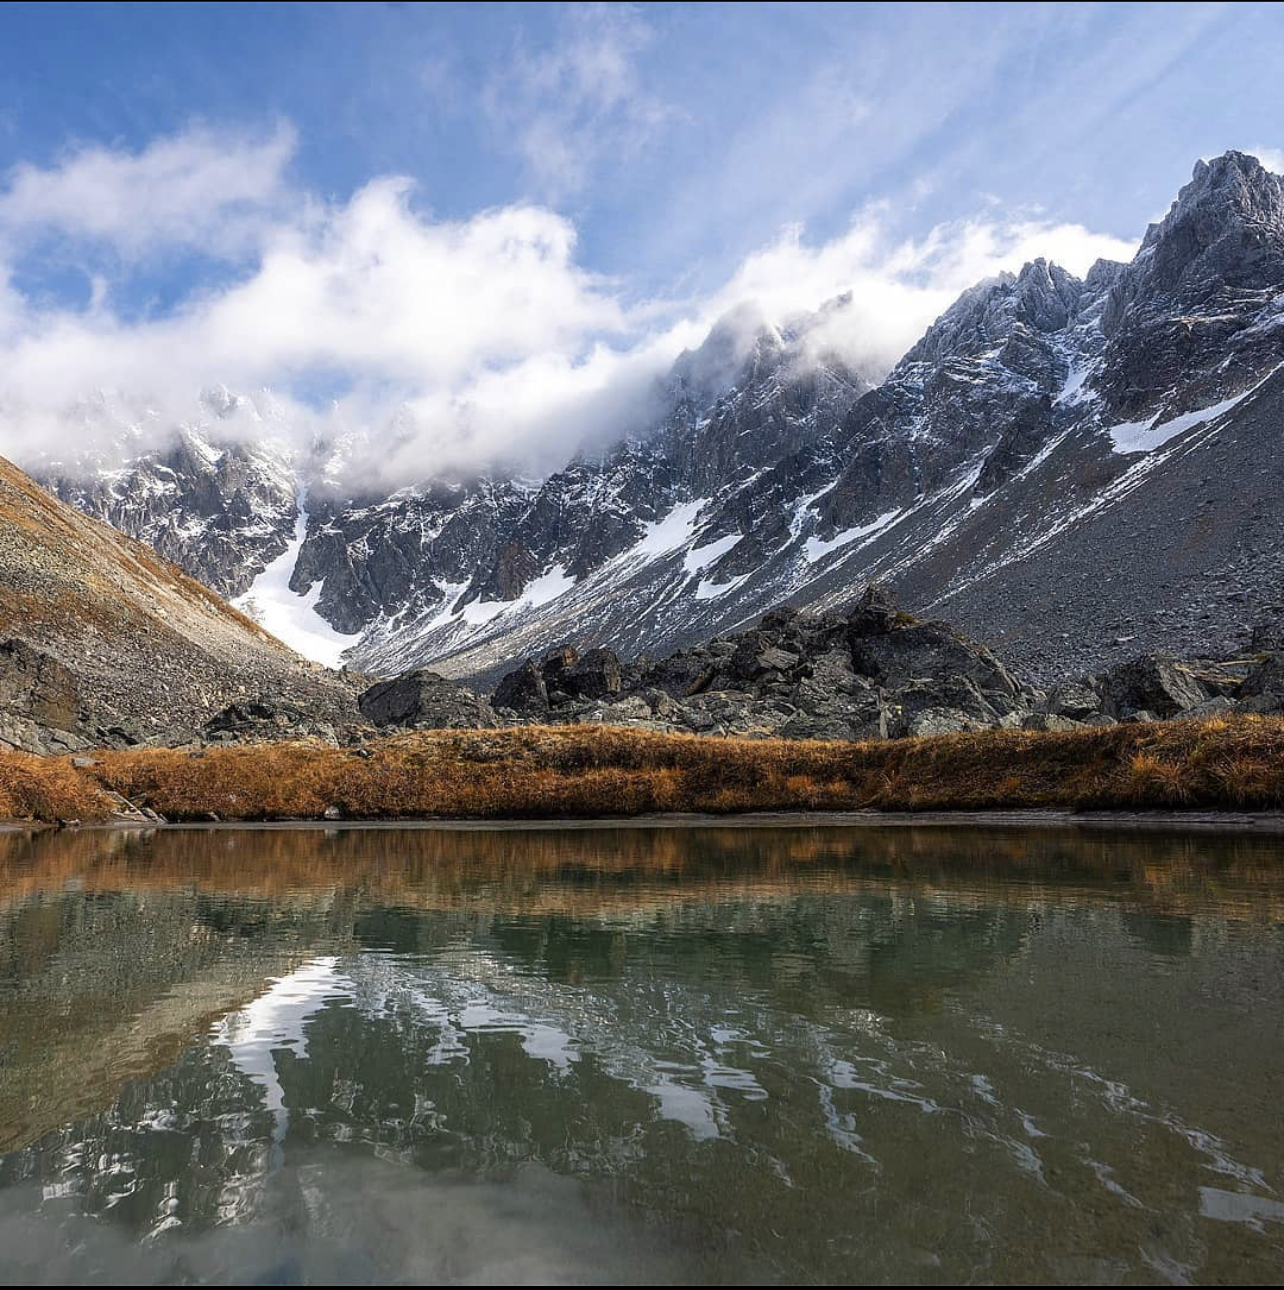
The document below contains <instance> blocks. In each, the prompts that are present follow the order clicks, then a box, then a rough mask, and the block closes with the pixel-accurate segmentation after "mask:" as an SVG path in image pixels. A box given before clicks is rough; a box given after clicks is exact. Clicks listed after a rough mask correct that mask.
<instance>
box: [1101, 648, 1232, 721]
mask: <svg viewBox="0 0 1284 1290" xmlns="http://www.w3.org/2000/svg"><path fill="white" fill-rule="evenodd" d="M1102 686H1103V692H1104V696H1105V699H1106V711H1108V712H1109V713H1110V714H1111V715H1112V716H1116V717H1124V716H1128V715H1130V714H1135V713H1138V712H1152V713H1154V714H1155V715H1156V716H1158V717H1173V716H1176V715H1177V714H1178V713H1179V712H1182V711H1185V710H1186V709H1187V708H1194V707H1196V706H1198V705H1199V704H1202V703H1204V702H1205V701H1206V700H1207V699H1208V698H1209V697H1210V696H1209V693H1208V691H1207V690H1206V689H1205V688H1204V686H1203V685H1202V684H1201V683H1200V681H1199V679H1198V678H1197V677H1196V676H1195V675H1194V673H1193V672H1192V671H1191V669H1190V668H1189V667H1187V666H1184V665H1183V664H1181V663H1178V662H1177V661H1176V660H1175V659H1171V658H1164V657H1162V656H1160V655H1156V654H1146V655H1142V656H1141V657H1139V658H1135V659H1132V660H1130V661H1129V662H1127V663H1120V664H1119V665H1118V666H1117V667H1113V668H1111V669H1110V671H1109V672H1107V673H1106V675H1105V677H1104V678H1103V682H1102Z"/></svg>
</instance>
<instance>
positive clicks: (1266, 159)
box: [1244, 143, 1284, 175]
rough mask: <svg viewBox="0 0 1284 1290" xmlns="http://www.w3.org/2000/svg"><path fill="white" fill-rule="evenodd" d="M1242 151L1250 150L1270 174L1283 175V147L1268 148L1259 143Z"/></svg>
mask: <svg viewBox="0 0 1284 1290" xmlns="http://www.w3.org/2000/svg"><path fill="white" fill-rule="evenodd" d="M1244 151H1245V152H1251V153H1252V154H1253V156H1255V157H1256V158H1257V159H1258V161H1260V162H1261V163H1262V165H1264V166H1265V167H1266V169H1267V170H1269V171H1270V172H1271V174H1273V175H1284V148H1268V147H1266V146H1265V145H1264V144H1260V143H1259V144H1256V145H1254V146H1253V147H1251V148H1245V149H1244Z"/></svg>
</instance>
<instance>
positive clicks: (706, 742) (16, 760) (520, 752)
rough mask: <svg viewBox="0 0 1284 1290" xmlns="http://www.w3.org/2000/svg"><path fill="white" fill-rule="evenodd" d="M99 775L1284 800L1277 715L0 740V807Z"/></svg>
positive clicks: (977, 806) (601, 791) (1132, 806)
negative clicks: (205, 744)
mask: <svg viewBox="0 0 1284 1290" xmlns="http://www.w3.org/2000/svg"><path fill="white" fill-rule="evenodd" d="M101 788H108V789H111V790H113V791H115V792H117V793H121V794H123V795H124V796H125V797H127V798H129V799H130V800H131V801H133V802H135V803H137V804H139V805H145V806H149V807H151V808H152V809H153V810H156V811H159V812H160V813H161V814H162V815H164V816H165V817H166V818H167V819H170V820H201V819H206V818H209V817H210V816H212V815H213V816H217V817H219V818H220V819H224V820H271V819H315V818H319V817H321V816H322V815H323V814H324V813H325V811H326V810H327V808H334V809H335V810H337V811H338V813H339V814H340V816H341V817H343V818H345V819H354V820H361V819H381V820H396V819H416V818H431V817H461V818H472V819H529V818H539V817H543V818H576V817H594V816H628V815H639V814H646V813H650V812H657V811H659V812H663V811H697V812H709V813H712V814H731V813H735V812H741V811H801V810H810V811H835V810H843V811H845V810H862V809H878V810H888V811H923V810H987V809H1009V810H1010V809H1096V810H1154V809H1178V810H1180V809H1203V810H1273V809H1281V808H1284V718H1279V717H1252V716H1243V717H1235V718H1232V719H1226V720H1213V721H1204V722H1194V721H1189V722H1182V721H1179V722H1169V723H1163V724H1152V725H1121V726H1109V727H1104V728H1094V729H1089V730H1076V731H1069V732H1051V731H988V732H984V733H980V734H960V735H942V736H938V737H934V738H930V739H904V740H896V741H892V742H872V743H863V744H846V743H820V742H799V741H787V740H737V739H714V738H702V737H699V736H694V735H661V734H651V733H646V732H641V731H633V730H624V729H618V728H612V727H600V726H570V727H540V726H533V727H532V726H528V727H522V728H518V729H514V730H499V731H491V730H487V731H431V732H422V733H415V734H403V735H397V736H393V737H391V738H387V739H384V740H381V741H379V742H377V743H373V744H370V745H367V747H366V748H365V749H363V750H361V751H360V752H358V751H355V750H352V749H342V748H331V747H327V746H323V745H316V744H304V743H293V744H265V745H262V744H261V745H254V746H246V747H231V748H212V749H209V750H208V751H205V752H203V753H199V754H196V755H193V754H192V753H189V752H186V751H182V750H174V749H136V750H132V751H128V752H106V753H101V754H98V764H97V765H95V766H93V767H91V768H88V769H83V770H75V769H73V768H72V767H71V765H70V762H69V760H68V759H65V758H62V759H57V758H52V759H43V760H42V759H37V758H31V757H24V756H22V755H21V754H5V755H0V817H5V818H11V819H14V818H25V819H36V820H56V819H66V818H78V819H94V818H103V817H104V816H105V815H107V814H109V813H110V805H109V803H108V802H107V800H106V799H105V798H104V797H103V796H102V794H101V792H100V789H101Z"/></svg>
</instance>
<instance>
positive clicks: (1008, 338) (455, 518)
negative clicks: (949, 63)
mask: <svg viewBox="0 0 1284 1290" xmlns="http://www.w3.org/2000/svg"><path fill="white" fill-rule="evenodd" d="M848 303H849V302H847V301H845V300H844V299H843V298H839V299H837V300H835V301H834V302H832V303H831V304H830V305H828V306H826V308H825V309H824V310H821V311H820V312H819V313H817V314H816V315H814V316H812V317H810V318H807V319H803V320H795V321H794V322H793V323H791V324H790V326H788V327H784V328H781V327H778V326H774V325H772V324H771V323H769V322H765V321H763V320H762V319H761V318H758V317H756V316H754V315H752V313H750V312H747V311H740V312H738V313H737V314H735V315H733V316H732V317H729V318H728V319H726V320H724V321H723V322H722V323H720V324H719V326H718V327H716V328H715V329H714V330H713V332H711V334H710V336H709V337H708V339H707V340H706V342H705V343H704V344H703V345H702V346H701V347H700V348H699V349H698V350H695V351H693V352H690V353H687V354H684V355H682V357H681V358H680V359H679V360H678V362H677V363H676V364H675V365H674V367H673V369H672V371H671V373H670V375H669V377H668V380H667V381H666V382H665V384H664V386H663V388H662V389H661V390H659V391H658V392H657V393H656V402H657V406H658V407H659V408H660V409H661V411H660V413H659V415H658V416H657V417H656V420H655V422H654V424H653V426H652V428H651V430H650V431H649V432H647V433H645V434H642V435H639V436H636V437H635V438H633V439H631V440H629V441H627V442H621V443H619V444H618V445H617V446H616V447H614V448H612V449H610V450H608V451H605V452H601V453H597V454H595V455H593V456H591V457H581V458H577V459H576V460H574V461H573V462H572V463H571V464H570V465H568V466H567V467H566V468H565V469H563V470H561V471H558V472H557V473H555V474H553V475H552V476H550V477H548V478H547V479H544V480H542V481H531V480H524V479H513V478H506V477H498V476H487V477H476V478H454V479H451V480H438V481H435V482H432V483H429V484H425V485H422V486H414V487H409V488H406V489H402V490H401V491H399V492H397V493H395V494H394V495H392V496H379V495H375V496H371V495H370V494H369V493H368V492H367V493H363V494H361V495H359V496H358V495H355V493H354V491H353V490H352V489H350V488H348V487H346V486H345V478H346V475H347V473H348V472H347V468H346V466H345V465H344V462H345V460H355V459H357V458H359V457H360V456H361V454H362V453H363V452H367V453H368V452H370V451H377V445H373V444H370V443H362V444H356V443H355V441H354V443H352V444H348V445H347V446H346V447H345V448H344V449H343V450H342V451H341V452H340V451H337V450H335V449H334V446H333V445H326V446H325V447H324V448H319V449H318V450H317V451H316V452H315V453H313V454H311V455H310V456H309V455H307V454H305V455H304V456H302V457H300V456H299V455H298V454H297V453H296V454H294V455H293V456H292V457H291V456H289V455H288V454H286V453H284V451H282V452H280V453H275V452H274V451H273V450H271V449H270V447H266V448H265V447H259V448H256V449H255V451H254V452H249V451H248V450H246V449H245V448H244V447H238V446H237V445H236V444H235V443H232V442H231V441H228V442H223V440H221V439H220V437H219V429H218V427H219V415H220V414H219V413H218V408H220V407H222V406H224V404H225V403H226V399H227V398H229V397H230V396H224V401H223V403H218V402H217V400H215V401H214V402H212V403H210V404H209V409H207V410H208V412H209V414H208V416H206V418H205V421H204V423H203V424H202V425H201V426H196V427H191V428H189V429H188V430H186V431H185V432H184V433H185V435H186V439H185V440H184V444H185V445H186V446H185V447H181V448H179V449H175V450H174V451H173V452H171V453H170V454H168V455H167V456H159V455H155V454H152V455H147V454H144V455H142V456H139V457H135V458H134V459H132V462H131V464H130V466H129V469H128V471H126V472H125V473H124V474H121V473H120V472H119V471H118V472H117V473H116V474H114V475H111V476H110V477H106V476H104V475H103V473H102V472H101V471H95V469H94V468H93V464H92V463H80V464H79V465H77V464H75V463H62V464H61V465H59V466H57V467H55V466H53V465H51V464H49V463H46V464H45V465H44V466H43V467H42V468H41V476H42V478H44V479H46V480H47V481H48V482H49V483H50V484H51V485H52V486H53V487H54V488H55V489H56V490H57V491H58V492H59V493H60V494H61V495H62V496H64V497H67V498H68V499H69V500H72V501H74V502H75V503H76V504H77V505H80V506H82V507H84V508H86V509H88V510H90V511H91V512H92V513H94V514H98V515H102V516H104V517H105V518H108V519H110V520H111V521H112V522H114V523H118V524H120V525H122V526H123V527H124V528H126V530H127V531H129V532H132V533H136V534H138V535H140V536H143V537H144V538H146V539H147V540H149V541H152V542H154V543H156V544H157V545H158V546H159V547H160V549H162V550H163V551H165V553H166V554H169V555H171V556H173V557H174V558H177V559H179V560H180V562H182V563H183V564H184V566H185V567H186V568H188V570H189V571H191V572H193V573H194V574H196V575H197V576H199V577H203V578H205V579H206V580H207V581H209V582H210V584H211V585H213V586H216V587H217V588H218V589H219V590H222V591H238V592H239V591H242V590H244V589H245V588H246V587H247V586H249V585H250V584H251V583H252V582H253V580H254V578H255V577H256V576H257V575H258V573H259V572H260V571H261V570H262V568H263V567H264V565H265V564H266V563H268V562H269V560H270V559H272V558H273V557H275V556H276V555H279V554H280V553H281V552H282V551H285V550H286V548H287V545H288V544H289V538H290V536H291V534H292V532H293V530H294V525H295V523H296V518H297V506H298V501H299V500H300V499H305V506H306V512H307V515H306V536H305V538H304V540H303V541H302V543H301V545H300V546H299V547H298V548H297V552H296V555H295V556H294V557H293V558H294V566H293V575H292V582H291V585H292V587H293V588H294V590H295V591H297V592H300V593H302V592H305V591H308V590H309V589H312V590H313V591H314V592H315V593H316V601H315V605H316V610H317V612H318V613H319V614H320V615H321V616H322V617H323V618H324V619H325V620H326V622H328V623H329V624H331V625H332V626H333V627H335V628H337V629H338V630H340V631H341V632H345V633H352V641H353V644H352V648H351V651H350V655H349V657H350V658H351V659H352V660H353V661H354V662H355V663H357V664H359V665H360V666H362V667H364V668H365V669H366V670H369V671H375V672H380V673H393V672H397V671H401V670H404V669H405V668H408V667H412V666H416V665H420V664H423V663H426V662H433V663H434V665H435V666H436V667H437V668H438V670H440V671H443V672H445V673H447V674H449V675H455V676H464V677H473V676H479V675H488V674H495V673H496V672H497V671H498V670H501V669H502V668H503V665H504V664H506V663H508V662H509V661H510V660H512V659H514V658H519V657H523V656H527V655H533V654H538V653H540V652H542V651H543V650H545V649H547V648H549V647H550V646H552V645H555V644H557V643H560V642H561V641H564V640H575V641H576V642H577V643H580V644H582V645H586V646H592V645H596V644H604V645H609V646H611V647H612V648H613V649H615V650H616V651H617V652H618V653H620V654H625V655H628V654H636V653H638V652H641V651H647V652H650V653H653V654H662V653H666V652H669V651H671V650H673V649H675V648H678V647H681V646H684V645H688V644H691V643H693V642H695V641H697V640H703V639H707V638H708V637H710V636H713V635H715V634H717V633H719V632H725V631H728V630H731V629H733V628H736V627H738V626H742V625H744V624H746V623H748V622H750V621H752V620H754V619H756V618H757V617H759V616H760V615H761V614H762V613H764V612H765V611H766V610H767V609H769V608H770V607H772V606H773V605H776V604H779V603H781V602H789V603H792V604H795V605H797V606H800V607H805V608H812V609H831V608H836V607H839V606H841V605H843V604H845V603H847V602H849V601H850V600H851V599H852V598H853V597H854V594H855V592H856V591H857V589H859V588H860V587H861V586H863V585H864V584H865V583H866V582H868V581H870V580H875V579H876V580H880V581H883V582H886V583H888V584H890V585H891V586H892V587H893V589H894V590H896V592H897V593H898V595H899V597H900V599H901V600H902V601H903V602H904V603H905V604H906V605H907V606H908V607H909V608H911V609H914V610H915V611H920V612H921V611H928V612H931V613H932V614H934V615H939V616H942V617H946V618H949V619H950V620H951V621H953V622H955V623H956V624H957V625H958V626H959V627H960V628H962V629H963V630H965V631H968V632H969V633H970V634H972V635H974V636H977V637H980V638H981V639H984V640H986V641H988V642H989V643H991V644H993V645H994V646H995V647H996V648H997V649H998V650H999V651H1000V652H1001V653H1002V654H1003V655H1004V657H1006V658H1009V659H1010V660H1011V661H1012V662H1013V664H1014V665H1015V666H1016V667H1017V668H1018V670H1020V671H1022V672H1024V673H1025V674H1026V675H1028V676H1030V677H1032V678H1033V679H1036V680H1046V679H1050V678H1051V677H1053V676H1055V675H1064V674H1066V673H1068V672H1072V671H1075V670H1079V669H1081V668H1085V669H1086V668H1095V667H1099V666H1102V665H1104V664H1108V663H1110V662H1112V661H1115V660H1117V659H1118V658H1121V657H1123V656H1124V655H1126V654H1128V653H1135V652H1136V651H1137V650H1139V649H1144V648H1157V647H1165V648H1169V649H1172V650H1174V651H1176V652H1178V653H1184V654H1197V653H1202V654H1207V655H1218V656H1224V655H1225V654H1227V653H1229V652H1231V651H1232V650H1234V649H1235V648H1237V647H1238V646H1239V645H1240V643H1241V641H1242V640H1243V638H1244V635H1245V633H1246V631H1247V630H1248V629H1249V628H1250V627H1252V626H1254V625H1256V624H1260V623H1263V622H1266V623H1269V622H1270V621H1273V620H1275V619H1276V618H1280V617H1284V597H1281V595H1280V593H1279V588H1280V587H1281V585H1284V545H1282V543H1281V538H1280V534H1281V533H1284V500H1282V498H1284V493H1282V491H1281V490H1280V489H1278V488H1277V487H1276V486H1275V485H1276V481H1278V480H1279V479H1280V478H1281V477H1284V469H1282V468H1284V460H1281V444H1282V443H1284V436H1282V435H1281V433H1280V429H1281V425H1282V424H1284V402H1282V400H1284V372H1281V371H1280V370H1279V369H1280V366H1281V364H1282V363H1284V181H1282V180H1281V179H1280V178H1279V177H1278V176H1275V175H1272V174H1270V173H1269V172H1267V171H1266V170H1264V169H1263V168H1262V166H1261V165H1260V164H1259V163H1258V162H1257V161H1256V160H1255V159H1254V158H1252V157H1249V156H1247V155H1244V154H1240V153H1234V152H1231V153H1227V154H1226V155H1225V156H1222V157H1219V158H1217V159H1216V160H1214V161H1211V162H1202V161H1201V162H1200V163H1199V164H1198V165H1197V166H1196V168H1195V172H1194V176H1193V178H1192V180H1191V182H1190V183H1189V184H1188V185H1186V187H1185V188H1183V189H1182V190H1181V192H1180V194H1179V195H1178V198H1177V200H1176V201H1175V202H1174V204H1173V207H1172V209H1171V211H1170V212H1169V213H1168V215H1167V216H1166V217H1165V218H1164V219H1163V220H1162V221H1161V222H1160V223H1158V224H1155V225H1153V226H1152V227H1151V228H1150V229H1149V230H1148V231H1147V233H1146V236H1145V239H1144V240H1143V243H1142V246H1141V248H1140V250H1139V251H1138V253H1137V255H1136V257H1135V258H1134V259H1133V261H1132V262H1131V263H1130V264H1126V265H1125V264H1114V263H1106V262H1098V264H1096V265H1095V266H1094V267H1093V268H1092V269H1091V270H1090V271H1089V273H1088V274H1087V275H1086V277H1085V278H1084V279H1083V280H1082V281H1081V280H1079V279H1077V278H1075V277H1073V276H1072V275H1070V274H1068V273H1066V272H1065V271H1064V270H1062V269H1061V268H1059V267H1058V266H1056V265H1053V264H1048V263H1046V262H1044V261H1042V260H1037V261H1035V262H1033V263H1031V264H1028V265H1026V266H1025V267H1024V268H1023V269H1022V270H1021V272H1020V273H1019V274H1015V275H1013V274H1004V275H1001V276H1000V277H998V278H996V279H993V280H991V281H987V282H983V283H980V284H978V285H977V286H975V287H973V288H971V289H970V290H968V291H966V292H964V294H963V295H962V296H961V297H960V298H959V300H958V301H957V302H956V303H955V304H954V305H953V306H951V307H950V309H948V310H947V311H946V313H945V314H944V315H942V317H941V318H940V319H938V320H937V321H936V322H935V323H934V324H933V325H932V327H931V328H930V329H929V330H928V332H927V333H926V335H925V336H924V337H923V338H922V339H921V340H920V341H919V342H918V344H916V345H915V346H914V347H913V348H912V349H911V350H910V351H909V353H907V354H906V355H905V356H904V358H903V359H902V360H901V361H900V362H899V363H898V364H897V365H896V367H895V368H894V369H893V370H892V372H891V373H890V374H888V375H887V377H886V379H884V380H883V381H882V382H881V383H880V384H878V385H877V386H876V387H871V384H870V381H869V380H868V379H867V376H866V375H865V374H862V373H859V372H855V371H853V370H851V369H850V368H849V367H848V366H847V365H846V364H844V362H843V361H842V360H841V358H840V357H838V356H837V355H835V354H833V353H832V352H828V351H827V350H826V349H825V347H824V345H823V344H821V343H820V342H819V341H818V340H817V337H819V336H823V335H825V334H827V332H826V327H825V324H826V323H827V322H832V321H833V317H834V315H841V311H842V310H843V309H844V308H845V307H846V306H847V304H848ZM212 398H213V396H208V398H207V402H208V400H209V399H212ZM269 412H270V410H268V411H265V412H264V413H263V414H262V415H263V417H264V425H265V436H266V438H267V439H268V440H269V441H270V440H271V424H270V415H269ZM256 415H257V413H256ZM609 440H610V435H609V428H604V433H603V434H602V435H601V436H599V441H600V442H601V441H606V442H609ZM345 453H346V454H347V457H346V458H345V457H344V454H345ZM131 472H132V473H131ZM157 498H161V499H163V504H161V503H159V502H157V503H155V504H153V503H152V502H149V501H148V500H147V499H153V501H154V499H157Z"/></svg>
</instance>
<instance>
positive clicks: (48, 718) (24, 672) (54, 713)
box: [0, 640, 80, 730]
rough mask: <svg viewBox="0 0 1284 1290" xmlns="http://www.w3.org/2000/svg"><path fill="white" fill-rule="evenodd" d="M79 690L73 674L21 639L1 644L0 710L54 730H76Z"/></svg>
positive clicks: (52, 658)
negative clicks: (16, 714) (17, 714)
mask: <svg viewBox="0 0 1284 1290" xmlns="http://www.w3.org/2000/svg"><path fill="white" fill-rule="evenodd" d="M79 707H80V687H79V683H78V682H77V680H76V676H75V673H73V672H72V671H71V669H70V668H67V667H64V666H63V664H62V663H60V662H59V661H58V660H57V659H56V658H54V657H53V656H52V655H51V654H46V653H45V652H44V651H43V650H38V649H35V648H34V647H32V646H31V645H28V644H27V642H26V641H22V640H7V641H4V642H2V643H0V708H2V709H4V710H5V711H7V712H13V713H19V714H21V715H22V716H23V717H26V718H28V719H29V720H31V721H34V722H35V723H36V724H37V725H41V726H48V727H49V728H51V729H53V730H75V729H76V726H77V724H78V720H79Z"/></svg>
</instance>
